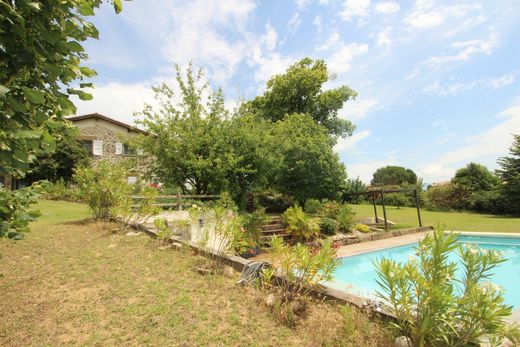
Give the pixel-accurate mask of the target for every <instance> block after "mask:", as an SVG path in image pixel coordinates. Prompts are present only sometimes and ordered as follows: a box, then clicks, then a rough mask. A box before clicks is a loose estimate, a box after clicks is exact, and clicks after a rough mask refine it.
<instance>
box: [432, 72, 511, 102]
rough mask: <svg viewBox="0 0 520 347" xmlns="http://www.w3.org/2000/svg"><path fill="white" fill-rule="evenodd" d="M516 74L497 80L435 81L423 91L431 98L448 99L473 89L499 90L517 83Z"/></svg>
mask: <svg viewBox="0 0 520 347" xmlns="http://www.w3.org/2000/svg"><path fill="white" fill-rule="evenodd" d="M516 75H517V73H516V72H511V73H507V74H505V75H502V76H500V77H495V78H481V79H479V80H469V81H455V82H453V81H450V82H446V83H441V82H439V81H435V82H433V83H431V84H429V85H427V86H426V87H424V88H423V89H422V92H423V93H424V94H426V95H430V96H442V97H448V96H452V95H459V94H462V93H464V92H467V91H470V90H473V89H477V88H479V89H485V88H491V89H499V88H502V87H505V86H508V85H510V84H512V83H514V82H515V80H516Z"/></svg>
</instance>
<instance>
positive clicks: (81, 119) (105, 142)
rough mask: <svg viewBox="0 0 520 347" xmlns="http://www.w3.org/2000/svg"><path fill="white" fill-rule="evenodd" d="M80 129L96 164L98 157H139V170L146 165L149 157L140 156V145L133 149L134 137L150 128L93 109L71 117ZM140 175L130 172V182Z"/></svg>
mask: <svg viewBox="0 0 520 347" xmlns="http://www.w3.org/2000/svg"><path fill="white" fill-rule="evenodd" d="M67 120H69V121H70V122H72V123H73V124H74V125H75V126H76V127H78V129H79V133H80V135H79V140H80V141H81V143H82V144H83V146H84V148H85V149H86V150H87V152H88V153H90V155H91V156H92V160H93V161H94V164H95V162H96V161H98V160H109V161H113V162H116V161H121V160H128V159H136V160H135V163H136V168H135V169H136V172H137V171H140V170H141V169H142V168H143V166H144V165H146V163H145V161H146V159H145V158H139V154H140V151H139V149H133V148H132V147H131V146H130V144H129V143H130V141H131V140H132V138H133V137H136V136H139V135H148V133H147V132H145V131H143V130H141V129H139V128H136V127H133V126H131V125H128V124H125V123H122V122H120V121H117V120H115V119H113V118H110V117H107V116H104V115H101V114H99V113H91V114H86V115H81V116H72V117H67ZM135 180H136V176H129V177H128V181H129V182H135Z"/></svg>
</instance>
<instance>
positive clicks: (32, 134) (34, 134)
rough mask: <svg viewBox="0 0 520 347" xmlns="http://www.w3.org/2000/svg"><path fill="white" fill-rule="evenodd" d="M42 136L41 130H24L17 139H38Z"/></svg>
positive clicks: (17, 135)
mask: <svg viewBox="0 0 520 347" xmlns="http://www.w3.org/2000/svg"><path fill="white" fill-rule="evenodd" d="M40 136H42V132H41V130H22V131H19V132H18V133H17V134H16V137H17V138H28V139H38V138H40Z"/></svg>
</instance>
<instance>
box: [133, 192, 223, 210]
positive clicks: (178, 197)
mask: <svg viewBox="0 0 520 347" xmlns="http://www.w3.org/2000/svg"><path fill="white" fill-rule="evenodd" d="M220 198H221V196H220V195H183V194H176V195H157V196H156V197H155V200H156V201H157V202H156V203H155V204H153V205H154V206H158V207H177V208H178V209H179V210H182V206H183V200H184V201H185V200H190V199H194V200H217V199H220ZM132 199H134V200H137V201H138V200H140V199H144V196H142V195H134V196H132ZM172 199H175V201H174V202H172V201H169V202H160V201H161V200H172Z"/></svg>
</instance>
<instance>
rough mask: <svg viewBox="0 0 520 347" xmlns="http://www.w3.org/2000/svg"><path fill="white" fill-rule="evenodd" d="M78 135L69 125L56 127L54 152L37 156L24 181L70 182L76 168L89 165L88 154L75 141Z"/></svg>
mask: <svg viewBox="0 0 520 347" xmlns="http://www.w3.org/2000/svg"><path fill="white" fill-rule="evenodd" d="M78 135H79V131H78V129H77V128H76V127H75V126H73V125H72V124H70V123H62V124H60V125H59V126H57V128H56V129H55V130H54V133H53V136H54V139H55V141H56V149H55V151H54V152H53V153H52V154H50V153H42V154H40V155H38V156H37V157H36V159H35V160H34V162H33V163H32V164H31V168H30V171H29V172H28V173H27V174H26V176H25V180H26V181H28V182H35V181H39V180H48V181H51V182H56V181H58V180H63V181H65V182H69V181H71V180H72V176H73V175H74V170H75V169H76V168H77V167H81V166H87V165H89V156H88V153H87V151H86V150H85V149H84V148H83V146H82V145H81V143H80V142H79V141H78V140H77V136H78Z"/></svg>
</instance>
